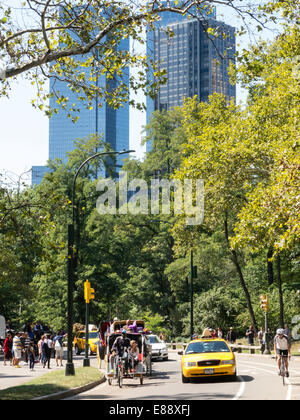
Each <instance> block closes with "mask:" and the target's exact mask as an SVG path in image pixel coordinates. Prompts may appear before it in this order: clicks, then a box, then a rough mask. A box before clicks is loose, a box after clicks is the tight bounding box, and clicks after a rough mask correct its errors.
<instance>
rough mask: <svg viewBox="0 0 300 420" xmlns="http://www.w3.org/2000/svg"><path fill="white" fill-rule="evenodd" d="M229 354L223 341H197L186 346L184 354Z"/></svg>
mask: <svg viewBox="0 0 300 420" xmlns="http://www.w3.org/2000/svg"><path fill="white" fill-rule="evenodd" d="M223 352H224V353H226V352H230V349H229V347H228V346H227V344H226V343H225V342H224V341H213V340H211V341H198V342H195V343H190V344H189V345H188V346H187V349H186V352H185V354H193V353H223Z"/></svg>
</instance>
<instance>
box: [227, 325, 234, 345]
mask: <svg viewBox="0 0 300 420" xmlns="http://www.w3.org/2000/svg"><path fill="white" fill-rule="evenodd" d="M226 340H227V341H228V342H229V343H230V344H234V343H235V340H236V335H235V332H234V331H233V327H230V328H229V331H228V333H227V335H226Z"/></svg>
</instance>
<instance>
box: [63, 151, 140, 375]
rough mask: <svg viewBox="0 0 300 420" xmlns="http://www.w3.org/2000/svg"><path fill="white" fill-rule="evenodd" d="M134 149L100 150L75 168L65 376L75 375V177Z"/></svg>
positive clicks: (69, 256) (70, 234) (69, 244)
mask: <svg viewBox="0 0 300 420" xmlns="http://www.w3.org/2000/svg"><path fill="white" fill-rule="evenodd" d="M132 152H134V150H126V151H125V150H124V151H122V152H100V153H96V154H95V155H93V156H90V157H89V158H88V159H86V160H85V161H84V162H83V163H82V164H81V165H80V166H79V168H78V169H77V172H76V174H75V176H74V180H73V186H72V223H71V224H70V225H69V226H68V350H67V363H66V371H65V375H66V376H72V375H75V368H74V363H73V337H72V336H73V293H74V278H75V268H74V225H75V186H76V180H77V177H78V175H79V173H80V171H81V169H82V168H83V167H84V166H85V165H86V164H87V163H88V162H90V161H91V160H93V159H95V158H97V157H101V156H109V155H124V154H128V153H132Z"/></svg>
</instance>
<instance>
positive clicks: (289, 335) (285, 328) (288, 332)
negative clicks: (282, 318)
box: [284, 324, 292, 346]
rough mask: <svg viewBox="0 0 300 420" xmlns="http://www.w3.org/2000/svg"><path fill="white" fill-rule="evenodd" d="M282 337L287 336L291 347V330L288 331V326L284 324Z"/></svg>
mask: <svg viewBox="0 0 300 420" xmlns="http://www.w3.org/2000/svg"><path fill="white" fill-rule="evenodd" d="M284 335H285V336H287V338H288V342H289V345H290V346H291V344H292V333H291V330H290V328H289V326H288V324H285V326H284Z"/></svg>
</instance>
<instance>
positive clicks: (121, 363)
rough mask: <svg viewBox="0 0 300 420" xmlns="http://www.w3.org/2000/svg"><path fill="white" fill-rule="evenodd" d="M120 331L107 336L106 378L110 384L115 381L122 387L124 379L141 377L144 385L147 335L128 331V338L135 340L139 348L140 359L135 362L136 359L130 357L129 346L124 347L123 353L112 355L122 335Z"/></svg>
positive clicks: (140, 379) (141, 382)
mask: <svg viewBox="0 0 300 420" xmlns="http://www.w3.org/2000/svg"><path fill="white" fill-rule="evenodd" d="M121 336H122V334H121V332H120V331H118V330H117V331H115V332H114V333H112V334H111V335H109V336H108V337H107V341H106V379H107V381H108V384H109V385H112V384H113V383H114V381H116V383H117V384H118V385H119V387H120V388H122V386H123V382H124V379H131V380H134V379H139V381H140V384H141V385H143V381H144V369H143V359H144V354H145V348H144V343H145V337H144V335H143V334H142V333H127V334H126V338H128V339H129V340H130V341H135V342H136V344H137V347H138V350H139V355H138V360H137V361H136V363H134V359H133V358H131V357H130V355H129V351H128V349H127V348H124V351H123V354H122V355H116V356H113V355H112V347H113V344H114V343H115V341H116V340H117V339H118V337H121Z"/></svg>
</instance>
